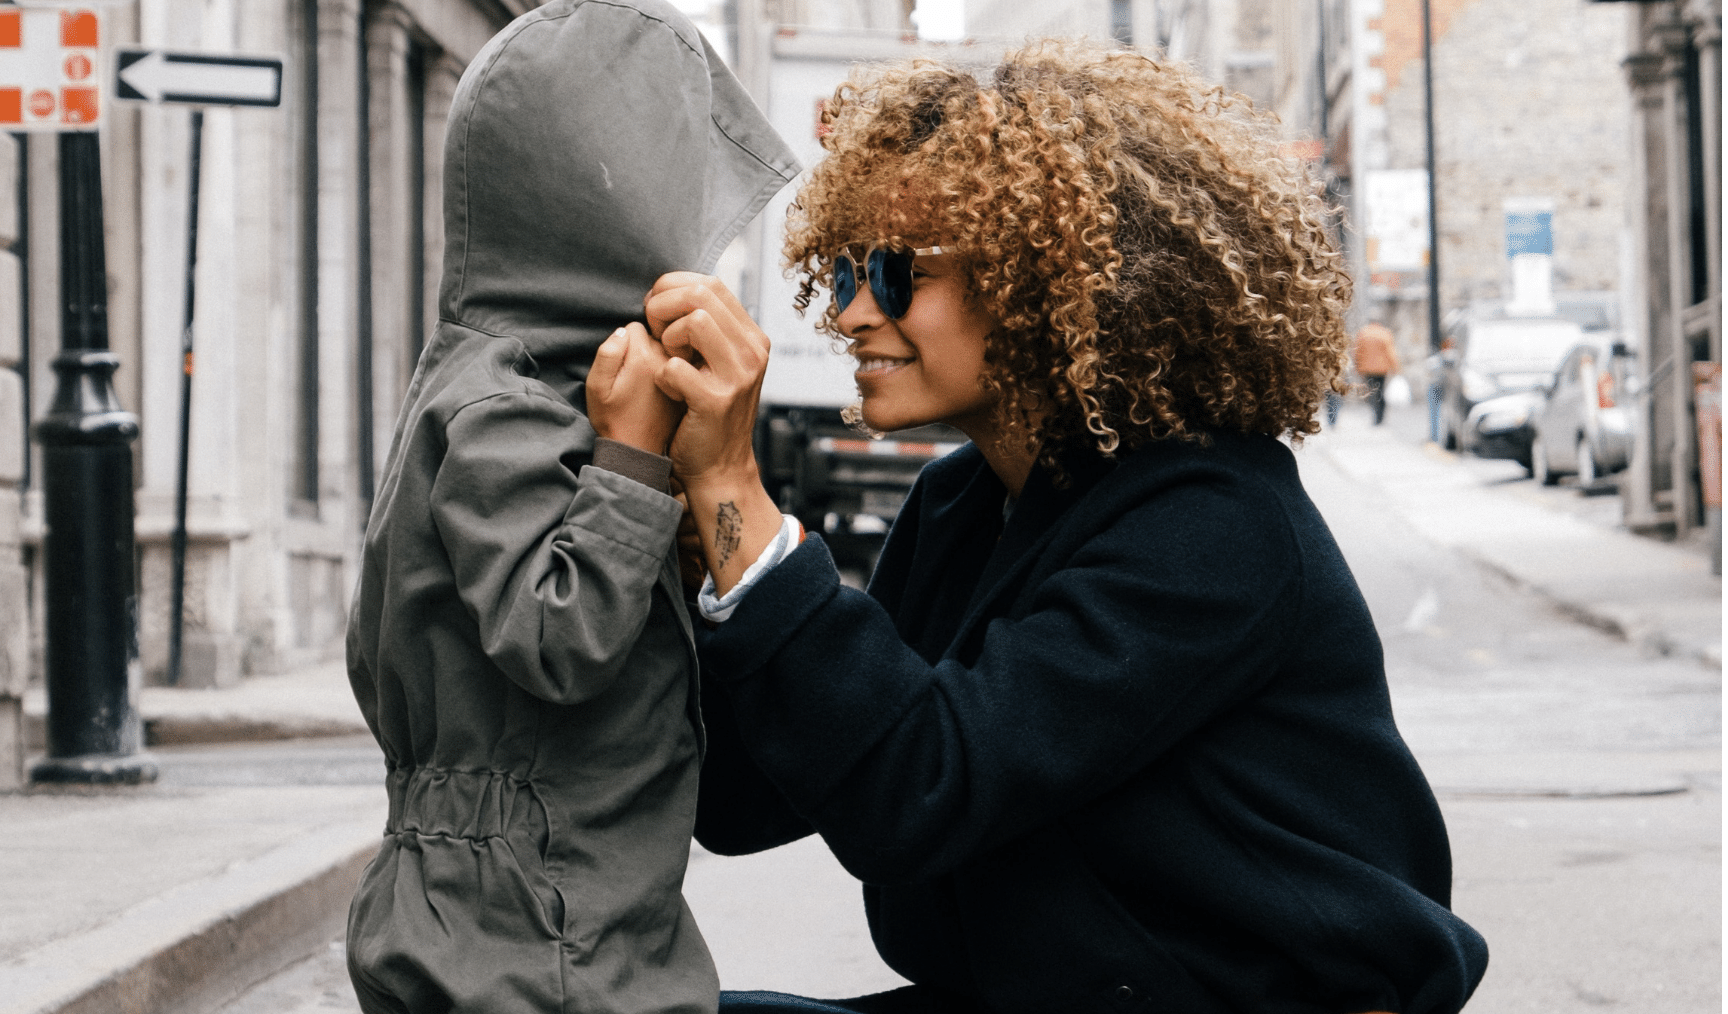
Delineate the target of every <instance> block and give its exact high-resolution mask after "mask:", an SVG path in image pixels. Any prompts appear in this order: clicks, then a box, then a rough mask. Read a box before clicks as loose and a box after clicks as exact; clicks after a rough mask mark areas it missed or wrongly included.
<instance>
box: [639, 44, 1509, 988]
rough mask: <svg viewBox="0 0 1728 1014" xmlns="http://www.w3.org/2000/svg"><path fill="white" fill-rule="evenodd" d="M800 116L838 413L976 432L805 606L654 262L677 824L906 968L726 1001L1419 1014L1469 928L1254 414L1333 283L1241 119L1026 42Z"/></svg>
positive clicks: (696, 304)
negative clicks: (892, 985)
mask: <svg viewBox="0 0 1728 1014" xmlns="http://www.w3.org/2000/svg"><path fill="white" fill-rule="evenodd" d="M824 122H825V124H826V125H827V127H828V128H829V133H828V134H827V136H826V138H825V141H824V144H825V146H826V147H827V149H828V152H829V154H828V157H827V158H826V159H825V161H824V162H823V163H822V164H821V165H819V166H818V167H817V168H816V169H815V171H814V173H813V175H812V176H811V177H810V179H809V180H808V182H807V183H806V184H805V186H804V188H803V190H802V191H801V193H800V195H799V198H798V201H797V203H796V204H795V205H794V211H793V216H792V221H791V228H790V234H789V238H788V240H787V250H788V254H789V259H790V260H791V261H792V262H793V263H794V264H795V265H796V266H797V267H798V268H799V270H800V271H801V272H802V276H803V288H802V291H801V296H800V298H801V301H802V302H804V303H806V304H807V303H808V302H809V301H810V299H811V298H812V295H813V293H814V291H815V289H816V288H817V287H818V286H824V287H832V289H833V291H834V293H835V299H834V301H833V303H832V304H831V305H830V307H829V308H828V310H827V314H826V317H825V318H824V320H825V323H826V325H827V327H828V328H829V329H830V330H831V331H832V332H833V333H835V334H836V335H837V336H839V337H841V338H843V339H844V340H845V341H846V342H847V343H848V347H849V351H850V352H851V354H852V355H853V356H854V357H855V358H856V360H857V362H858V369H857V379H858V386H859V391H860V394H861V395H862V405H861V409H862V418H863V422H864V423H865V424H867V425H868V426H869V427H871V428H873V429H876V430H892V429H899V428H903V427H909V426H914V425H920V424H925V423H933V422H945V423H948V424H950V425H953V426H956V427H958V428H959V429H960V430H962V431H963V432H965V434H966V435H967V436H968V437H969V438H970V440H971V443H970V444H969V445H968V446H966V447H964V448H962V449H961V450H959V451H957V452H955V453H954V454H952V455H950V456H948V457H947V458H944V459H942V460H940V461H938V462H935V463H933V464H932V465H930V466H929V467H928V468H927V469H926V470H925V471H924V473H923V475H922V476H921V477H920V479H919V481H918V483H917V485H916V486H915V487H914V489H913V490H912V493H911V495H910V496H909V497H908V499H907V501H906V505H905V507H904V508H903V509H902V511H901V513H900V516H899V518H898V519H897V520H896V522H895V524H894V528H893V530H892V531H891V532H890V534H889V536H888V539H887V542H886V544H885V546H884V547H883V551H882V555H881V561H880V563H879V565H878V568H877V571H876V574H875V576H874V578H873V579H872V582H871V585H870V588H869V592H868V594H865V593H862V592H857V591H854V590H851V589H847V588H845V587H843V586H842V585H841V583H840V580H839V575H838V574H837V572H836V570H835V567H834V564H833V562H832V560H831V558H830V557H829V555H828V553H827V551H826V550H825V549H824V547H823V545H822V543H821V541H820V540H819V539H814V538H811V539H803V540H800V538H799V536H800V533H799V532H798V531H796V529H795V526H794V524H793V523H792V522H791V521H790V520H788V519H783V518H782V517H781V515H780V513H779V512H778V510H776V508H775V506H774V504H773V502H772V501H771V500H770V499H769V497H768V495H767V493H766V492H764V490H763V489H762V486H761V483H760V481H759V479H758V477H757V474H756V471H755V464H754V461H753V459H752V458H751V454H750V444H749V437H750V425H751V423H752V422H753V421H754V417H755V394H756V390H757V389H758V387H759V385H760V382H761V376H762V368H763V365H764V363H765V361H766V356H767V347H768V343H767V339H766V338H765V337H764V336H763V335H762V334H761V332H760V331H759V330H758V329H756V327H755V325H754V324H752V323H751V322H750V320H749V318H748V317H747V316H746V315H745V314H744V313H743V311H742V310H741V308H740V307H739V305H738V303H737V301H736V300H735V299H733V298H732V297H731V296H730V294H728V293H726V292H725V291H724V290H723V289H722V288H720V287H719V286H718V285H717V284H716V283H714V282H713V281H712V280H710V279H703V278H699V277H697V276H693V275H688V274H680V275H671V276H667V277H666V278H663V279H661V281H660V282H659V283H658V284H657V285H656V287H655V289H654V291H653V292H652V293H651V294H650V296H649V299H648V301H647V311H648V316H649V321H650V327H651V328H652V329H653V330H654V331H655V333H656V335H657V336H659V337H661V339H662V340H663V341H664V343H665V345H666V347H667V349H668V350H669V351H670V352H672V353H673V354H674V355H675V356H684V357H687V358H688V360H689V361H686V359H685V358H675V359H673V360H672V361H670V362H669V363H668V364H667V366H666V367H665V369H664V371H663V372H662V373H661V375H660V383H661V386H662V388H663V389H664V390H666V391H667V392H668V393H669V394H671V395H672V396H673V397H674V398H676V399H678V400H681V401H683V402H684V403H685V404H686V406H687V413H686V416H685V418H684V420H683V422H682V423H681V425H680V428H679V430H678V432H677V433H676V434H675V436H674V438H673V441H672V445H671V451H670V455H671V457H672V459H673V467H674V470H675V472H676V473H677V475H678V476H679V478H680V479H681V481H682V483H683V486H684V489H685V491H686V494H687V496H688V499H689V505H690V510H691V513H692V515H693V517H694V520H695V521H696V523H697V525H698V528H699V531H700V537H701V549H702V552H703V554H704V556H705V559H706V562H707V566H708V568H709V571H710V580H711V582H712V584H711V586H709V587H705V589H704V592H703V597H702V611H703V613H704V615H705V616H706V617H707V618H708V620H709V624H708V626H709V627H710V629H708V630H706V631H699V632H698V643H699V648H700V652H701V660H702V665H703V671H704V677H705V687H704V702H703V707H704V716H705V720H706V722H707V728H708V734H709V743H710V748H709V754H708V757H707V760H706V762H705V765H704V769H703V784H702V788H701V796H700V801H699V808H698V817H697V836H698V838H699V839H700V840H701V841H702V842H703V844H705V845H706V846H707V847H709V848H710V849H713V850H714V851H717V852H721V853H745V852H753V851H758V850H762V849H767V848H771V847H774V846H776V845H779V844H782V843H785V842H788V841H791V840H793V839H796V838H798V837H800V836H802V835H805V834H809V833H811V832H812V831H814V832H817V833H820V834H821V835H822V836H823V837H824V838H825V839H826V841H827V843H828V845H829V846H830V847H831V849H832V850H833V852H834V854H835V855H836V856H837V857H838V858H839V860H840V862H841V863H842V864H844V865H845V866H846V868H847V869H848V870H850V871H851V872H852V873H853V874H854V875H855V876H857V877H858V878H859V879H860V880H861V881H863V883H864V897H865V905H866V909H867V912H868V915H869V920H870V926H871V932H872V935H873V937H874V940H875V943H876V946H877V948H878V950H879V951H880V953H881V955H882V958H883V959H884V960H885V961H886V962H887V964H888V965H889V966H890V967H892V968H894V969H895V970H896V971H898V972H899V973H900V974H902V975H904V976H905V977H906V978H907V979H908V980H910V981H911V983H913V985H912V986H909V987H906V988H904V989H901V990H897V991H894V992H892V993H888V994H880V995H878V996H875V997H871V998H864V999H859V1000H850V1001H807V1000H802V999H799V998H791V997H783V996H777V995H765V994H723V995H722V1002H721V1008H722V1010H728V1009H730V1010H735V1011H744V1010H766V1009H781V1008H783V1007H792V1008H796V1009H811V1010H835V1011H944V1012H947V1011H989V1012H1019V1011H1026V1012H1040V1014H1046V1012H1080V1011H1106V1010H1109V1011H1118V1010H1136V1011H1139V1010H1145V1011H1171V1012H1181V1014H1208V1012H1219V1014H1223V1012H1292V1014H1294V1012H1302V1014H1309V1012H1312V1014H1322V1012H1324V1014H1361V1012H1366V1011H1396V1012H1400V1014H1438V1012H1455V1011H1457V1010H1458V1009H1459V1008H1461V1007H1462V1006H1463V1004H1464V1002H1465V1000H1466V999H1467V998H1468V997H1469V995H1470V993H1471V990H1472V989H1473V988H1474V987H1475V984H1476V982H1477V981H1478V980H1479V979H1480V977H1481V975H1482V972H1483V969H1484V966H1485V963H1486V949H1485V947H1484V945H1483V943H1482V940H1481V938H1480V937H1479V936H1478V935H1477V934H1476V933H1475V932H1474V931H1473V930H1471V929H1470V927H1468V926H1467V925H1465V924H1464V923H1463V922H1462V921H1460V920H1459V919H1458V918H1457V917H1455V916H1454V915H1453V914H1452V913H1451V912H1450V911H1449V910H1448V908H1447V904H1448V898H1449V894H1450V886H1451V867H1450V857H1449V853H1448V847H1447V841H1446V832H1445V827H1444V825H1443V824H1442V822H1441V817H1440V812H1439V809H1438V807H1437V806H1436V804H1435V802H1434V798H1433V795H1432V793H1431V792H1430V791H1429V789H1428V786H1427V784H1426V783H1425V781H1424V779H1423V777H1422V774H1421V772H1420V770H1419V769H1418V768H1417V765H1416V763H1415V761H1414V759H1413V758H1412V757H1411V755H1410V753H1409V751H1408V749H1407V748H1406V747H1405V745H1404V743H1403V741H1402V740H1401V739H1400V737H1399V735H1398V732H1397V729H1396V728H1395V727H1394V725H1393V721H1392V714H1391V709H1390V706H1389V703H1388V698H1387V690H1386V681H1385V676H1384V672H1383V668H1382V662H1381V652H1380V644H1379V640H1378V638H1377V636H1376V634H1375V632H1374V628H1373V625H1372V621H1371V620H1370V617H1369V614H1368V610H1367V608H1366V606H1365V605H1364V603H1363V601H1362V597H1361V594H1360V593H1359V591H1358V590H1357V587H1356V584H1355V582H1354V580H1353V579H1352V577H1351V575H1350V572H1349V570H1348V568H1347V567H1346V565H1345V563H1344V560H1343V558H1342V557H1341V556H1340V555H1339V552H1338V549H1337V547H1336V545H1335V544H1334V542H1333V540H1332V538H1331V535H1330V533H1329V532H1328V531H1327V529H1326V525H1325V523H1324V522H1323V521H1322V520H1321V518H1320V515H1319V514H1318V513H1317V512H1316V510H1315V508H1314V506H1313V504H1312V503H1311V502H1310V501H1309V499H1308V497H1307V496H1306V494H1305V493H1304V492H1303V490H1302V487H1301V483H1300V481H1299V479H1298V476H1297V470H1296V465H1295V461H1294V458H1293V457H1292V455H1291V453H1290V451H1289V449H1288V448H1287V447H1286V446H1285V445H1284V444H1283V443H1282V442H1280V439H1279V438H1280V437H1289V438H1292V439H1296V440H1299V439H1300V438H1301V437H1302V436H1303V435H1305V434H1309V433H1313V432H1315V431H1316V429H1317V424H1316V422H1315V412H1316V408H1317V406H1318V404H1319V401H1320V399H1321V396H1322V392H1323V391H1325V390H1327V389H1328V388H1332V389H1338V387H1339V385H1338V374H1339V371H1340V368H1341V366H1342V363H1343V359H1344V354H1345V348H1346V343H1345V336H1344V330H1343V324H1342V317H1343V312H1344V308H1345V305H1346V302H1347V300H1348V298H1349V282H1348V279H1347V277H1346V276H1345V274H1344V266H1343V262H1342V258H1341V257H1340V255H1339V254H1338V253H1337V251H1336V250H1335V249H1334V247H1333V245H1332V244H1331V242H1330V240H1329V239H1328V236H1327V234H1326V231H1325V228H1324V222H1325V213H1326V212H1325V209H1324V208H1323V207H1322V205H1321V203H1320V202H1319V200H1318V199H1317V197H1316V196H1315V192H1314V188H1313V187H1312V185H1311V184H1310V182H1309V180H1308V179H1307V178H1306V177H1305V176H1304V175H1303V173H1302V171H1301V170H1300V168H1299V167H1297V166H1296V165H1294V164H1293V163H1289V162H1286V161H1283V160H1280V159H1278V158H1276V157H1274V156H1273V154H1272V151H1273V148H1272V143H1273V142H1272V139H1271V133H1270V126H1269V118H1268V117H1266V116H1264V115H1262V114H1258V113H1256V112H1254V111H1253V110H1252V109H1251V108H1249V107H1248V106H1247V105H1246V104H1245V103H1243V102H1241V101H1240V100H1238V99H1234V98H1232V97H1230V96H1227V95H1224V94H1222V93H1221V92H1219V91H1218V90H1216V89H1211V90H1209V89H1207V88H1206V87H1205V86H1204V85H1203V84H1202V83H1201V82H1200V81H1199V79H1198V78H1197V77H1196V76H1195V75H1193V74H1192V73H1191V72H1189V71H1187V70H1184V69H1181V68H1179V67H1175V66H1169V65H1162V64H1158V63H1155V62H1153V61H1150V60H1148V59H1146V58H1144V57H1141V56H1138V55H1134V54H1131V53H1127V52H1123V51H1119V50H1116V51H1099V50H1093V49H1088V48H1082V47H1078V46H1060V45H1054V44H1049V45H1042V46H1037V47H1033V48H1031V49H1029V50H1026V51H1023V52H1020V53H1017V54H1013V55H1011V56H1010V57H1009V58H1008V59H1007V60H1006V61H1005V62H1004V63H1003V64H1002V65H1001V66H1000V67H999V68H998V69H997V70H996V71H995V74H994V76H993V78H992V79H991V80H989V81H987V82H982V83H981V82H979V81H977V80H975V79H973V78H972V77H971V76H969V75H968V74H966V73H963V72H960V71H957V70H953V69H950V68H947V67H943V66H939V65H933V64H929V63H921V64H917V65H913V66H910V67H899V68H893V69H889V70H886V71H883V72H881V73H879V74H878V75H877V76H875V77H873V78H871V79H869V80H866V81H864V82H863V83H857V84H849V85H847V86H844V87H842V88H841V89H840V91H839V92H838V93H837V94H836V96H835V98H834V100H833V101H831V102H830V103H829V104H828V106H827V109H826V111H825V113H824ZM692 352H694V353H697V354H696V355H691V354H690V353H692ZM693 363H694V364H695V365H693Z"/></svg>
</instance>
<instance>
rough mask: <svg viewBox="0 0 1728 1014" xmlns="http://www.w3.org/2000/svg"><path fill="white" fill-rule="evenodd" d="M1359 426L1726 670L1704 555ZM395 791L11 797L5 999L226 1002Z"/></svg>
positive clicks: (1587, 593)
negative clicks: (1488, 478)
mask: <svg viewBox="0 0 1728 1014" xmlns="http://www.w3.org/2000/svg"><path fill="white" fill-rule="evenodd" d="M1346 423H1347V425H1346V426H1345V427H1343V428H1341V429H1339V430H1336V431H1332V432H1328V433H1325V434H1322V435H1320V436H1318V437H1315V438H1313V439H1311V440H1310V441H1308V443H1307V444H1306V445H1305V447H1304V448H1303V449H1302V450H1301V451H1299V452H1298V453H1299V455H1304V456H1305V455H1324V456H1325V457H1326V458H1327V459H1329V460H1330V461H1332V462H1333V463H1335V464H1336V465H1337V467H1338V468H1339V469H1340V470H1341V471H1342V472H1344V473H1345V474H1346V475H1347V476H1348V477H1350V478H1351V479H1352V480H1354V481H1356V482H1359V483H1362V484H1364V485H1365V486H1368V487H1371V488H1372V489H1373V490H1374V491H1376V494H1377V495H1378V496H1379V497H1381V498H1382V499H1383V502H1384V503H1385V504H1387V505H1388V506H1389V509H1391V510H1393V511H1394V512H1396V513H1397V514H1398V515H1399V516H1400V517H1401V518H1402V519H1404V520H1405V521H1407V522H1408V523H1409V524H1410V525H1412V526H1413V527H1414V528H1415V529H1416V530H1417V531H1419V532H1420V533H1421V534H1422V535H1424V536H1425V537H1427V538H1429V539H1431V540H1433V541H1434V542H1436V543H1439V544H1441V545H1443V546H1446V547H1450V548H1453V549H1456V550H1457V551H1459V552H1461V553H1463V554H1465V555H1466V556H1468V557H1470V558H1471V559H1473V560H1475V561H1477V562H1478V563H1479V564H1480V565H1482V566H1484V567H1487V568H1490V569H1492V570H1494V571H1496V572H1498V573H1500V574H1501V575H1503V576H1505V577H1506V578H1507V579H1509V580H1511V581H1513V582H1515V583H1516V584H1518V585H1520V586H1522V587H1524V588H1526V589H1528V590H1529V591H1530V592H1531V593H1533V594H1535V595H1538V596H1541V597H1543V598H1545V599H1546V600H1548V601H1549V602H1550V603H1552V604H1553V605H1554V606H1555V607H1556V608H1557V609H1559V610H1561V611H1562V612H1564V613H1566V614H1567V615H1569V616H1571V617H1573V618H1574V619H1576V620H1578V621H1580V622H1584V623H1588V624H1590V625H1592V626H1595V627H1598V628H1600V629H1603V630H1606V631H1610V632H1612V633H1615V634H1617V635H1618V636H1621V637H1624V638H1626V639H1628V640H1630V641H1632V642H1634V643H1636V644H1638V645H1640V646H1642V647H1644V648H1645V649H1647V650H1649V651H1652V652H1655V653H1661V654H1669V655H1676V656H1684V657H1689V658H1693V659H1695V660H1697V661H1699V662H1700V663H1703V664H1704V665H1706V666H1713V667H1716V668H1720V666H1721V581H1720V579H1719V578H1716V577H1713V576H1711V574H1710V573H1709V565H1708V561H1706V560H1705V559H1704V558H1703V557H1702V556H1699V555H1698V554H1696V553H1694V552H1689V551H1687V550H1685V549H1681V548H1676V547H1674V546H1670V545H1667V544H1664V543H1661V542H1658V541H1655V540H1652V539H1646V538H1641V537H1639V536H1634V535H1631V534H1629V533H1627V532H1624V531H1621V530H1618V529H1616V528H1614V527H1613V526H1612V525H1611V524H1607V523H1602V522H1600V521H1598V520H1595V519H1593V518H1581V517H1579V516H1577V515H1576V514H1575V513H1572V512H1568V511H1566V510H1563V509H1559V507H1558V506H1557V504H1559V503H1561V501H1558V500H1556V499H1555V497H1556V496H1559V495H1565V494H1563V493H1561V494H1556V493H1555V491H1553V490H1546V491H1545V490H1541V489H1539V488H1535V487H1532V486H1531V484H1529V483H1528V482H1511V483H1498V484H1496V483H1492V482H1484V480H1483V478H1482V477H1481V475H1480V474H1478V471H1479V469H1475V468H1474V467H1473V463H1466V462H1464V461H1461V460H1459V459H1458V458H1456V457H1455V456H1453V455H1450V454H1446V453H1444V452H1441V451H1438V450H1437V449H1435V448H1433V447H1431V446H1430V447H1423V446H1420V445H1416V444H1413V443H1411V442H1409V441H1408V440H1405V439H1401V438H1400V437H1399V436H1397V435H1396V434H1395V433H1393V432H1392V431H1390V430H1389V429H1371V428H1369V427H1367V426H1366V425H1354V426H1351V425H1348V423H1349V420H1348V419H1347V420H1346ZM1598 513H1600V512H1598ZM43 706H44V704H43V700H42V697H41V695H40V693H39V692H38V693H35V694H33V695H31V696H30V697H29V698H28V699H27V701H26V712H27V715H31V716H35V718H36V719H37V720H38V721H39V720H40V716H41V715H42V712H43ZM141 710H142V712H143V716H144V720H145V723H146V727H147V731H148V736H149V738H150V741H151V743H152V744H157V745H165V744H186V743H212V742H224V741H234V740H269V739H278V738H283V737H292V736H329V735H338V734H352V733H356V732H359V733H363V732H364V731H365V728H364V725H363V724H362V723H361V720H360V716H359V713H358V710H357V709H356V708H355V705H354V703H353V700H352V698H351V696H350V694H349V691H348V686H347V681H346V679H345V677H344V674H343V671H342V667H341V666H340V665H339V664H329V665H324V666H320V667H317V668H314V669H310V670H307V671H304V672H300V673H295V674H291V675H285V676H275V677H256V678H249V679H246V680H243V681H242V682H241V683H240V684H239V685H238V686H234V687H230V688H225V689H219V690H176V689H168V688H150V689H146V690H145V691H144V692H143V696H142V701H141ZM1568 763H1571V761H1568ZM1664 763H1666V760H1665V761H1664ZM1664 770H1665V769H1664ZM1658 773H1660V772H1658ZM1634 774H1637V775H1638V776H1639V777H1643V778H1645V779H1646V780H1648V779H1649V778H1653V777H1655V775H1653V774H1651V773H1650V772H1642V773H1639V772H1632V773H1630V774H1626V775H1625V777H1632V776H1633V775H1634ZM1466 775H1467V776H1469V777H1468V778H1466V780H1470V779H1475V781H1472V782H1471V784H1476V783H1477V782H1478V781H1480V780H1481V778H1484V777H1487V776H1486V775H1483V774H1481V773H1480V772H1477V773H1475V774H1472V773H1470V772H1462V773H1461V777H1463V776H1466ZM1641 784H1642V783H1641ZM384 809H385V804H384V795H383V792H382V791H381V790H380V788H378V787H375V786H361V785H288V786H284V785H276V786H261V787H244V786H242V787H214V788H206V787H194V788H189V787H176V786H173V785H167V784H163V785H157V786H153V787H145V788H141V789H129V790H88V791H75V790H59V791H36V792H26V793H18V794H11V795H5V794H0V823H3V824H4V826H5V827H7V828H8V830H9V831H11V833H10V834H9V835H7V839H6V841H7V844H6V845H5V846H3V847H0V1014H49V1012H55V1014H58V1012H86V1011H88V1012H109V1011H118V1010H124V1011H127V1012H134V1014H156V1012H163V1014H167V1012H173V1014H200V1012H206V1011H210V1010H214V1009H216V1008H217V1007H218V1006H220V1004H221V1003H222V1002H223V1001H224V1000H226V999H227V998H229V997H231V996H232V995H234V994H235V993H236V992H238V991H239V990H241V989H243V988H244V987H245V986H247V985H248V984H250V983H251V982H254V981H257V980H258V979H261V978H263V977H265V976H267V975H269V974H271V973H272V972H274V971H275V970H276V969H278V968H280V967H282V966H283V965H285V964H287V963H288V962H290V961H292V960H295V959H297V958H298V957H300V956H302V955H305V954H310V953H312V952H313V951H315V950H317V949H319V948H321V947H324V946H325V945H326V944H327V942H328V941H329V940H331V939H332V938H333V937H334V936H335V935H337V934H338V933H339V932H340V926H341V921H342V917H343V914H344V913H345V911H346V907H347V900H348V897H349V896H350V894H351V893H352V890H353V885H354V883H355V881H356V879H357V878H358V876H359V873H360V870H361V869H362V868H363V866H364V864H365V862H366V861H367V860H368V859H369V858H370V856H371V854H372V852H373V851H374V850H375V849H376V847H377V841H378V835H379V832H380V830H381V828H382V826H383V822H384ZM696 880H698V881H700V876H697V877H696ZM697 886H698V887H699V886H700V885H699V884H698V885H697ZM212 970H217V972H216V973H215V974H213V973H212Z"/></svg>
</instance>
